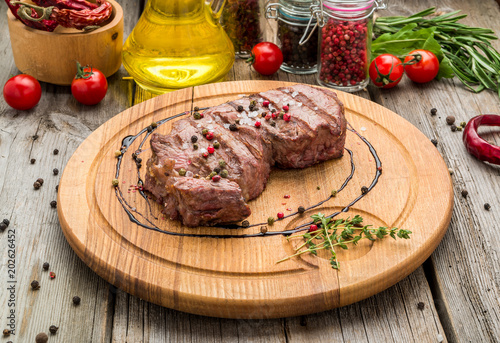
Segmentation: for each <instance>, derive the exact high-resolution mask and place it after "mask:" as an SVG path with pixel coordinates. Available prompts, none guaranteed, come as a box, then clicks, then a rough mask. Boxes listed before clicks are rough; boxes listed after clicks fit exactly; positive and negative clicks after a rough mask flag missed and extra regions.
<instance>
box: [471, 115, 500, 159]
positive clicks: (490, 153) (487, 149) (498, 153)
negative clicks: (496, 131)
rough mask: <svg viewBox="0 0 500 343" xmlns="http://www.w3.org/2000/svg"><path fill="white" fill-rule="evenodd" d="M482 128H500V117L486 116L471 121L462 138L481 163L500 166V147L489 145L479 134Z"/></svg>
mask: <svg viewBox="0 0 500 343" xmlns="http://www.w3.org/2000/svg"><path fill="white" fill-rule="evenodd" d="M480 126H500V116H499V115H495V114H484V115H480V116H477V117H474V118H472V119H471V120H469V122H468V123H467V125H466V126H465V129H464V134H463V136H462V138H463V141H464V144H465V148H466V149H467V151H468V152H469V153H471V154H472V155H474V156H476V157H477V158H478V159H479V160H481V161H486V162H489V163H493V164H500V147H498V146H496V145H492V144H490V143H488V142H487V141H486V140H484V139H483V138H481V136H479V134H478V133H477V129H478V128H479V127H480Z"/></svg>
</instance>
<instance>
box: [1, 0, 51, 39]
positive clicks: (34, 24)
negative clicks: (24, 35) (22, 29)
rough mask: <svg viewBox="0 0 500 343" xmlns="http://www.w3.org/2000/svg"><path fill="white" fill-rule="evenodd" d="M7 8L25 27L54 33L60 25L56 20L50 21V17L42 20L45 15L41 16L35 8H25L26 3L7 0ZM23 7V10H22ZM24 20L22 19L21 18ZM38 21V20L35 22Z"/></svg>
mask: <svg viewBox="0 0 500 343" xmlns="http://www.w3.org/2000/svg"><path fill="white" fill-rule="evenodd" d="M5 2H6V3H7V6H9V9H10V11H11V12H12V14H13V15H14V17H16V18H17V20H19V21H20V22H22V23H23V24H24V25H26V26H28V27H31V28H34V29H37V30H42V31H48V32H52V31H54V30H55V28H56V27H57V26H58V25H59V24H58V23H57V22H56V21H55V20H50V19H48V17H47V18H46V19H45V18H44V19H40V18H41V17H43V13H42V14H39V13H38V12H37V11H36V10H35V9H33V8H27V7H25V6H24V7H23V5H24V3H22V2H20V1H12V2H11V1H10V0H5ZM21 7H23V9H21ZM20 15H21V16H22V17H23V18H21V16H20ZM26 16H28V17H31V18H32V19H26ZM33 19H36V20H33Z"/></svg>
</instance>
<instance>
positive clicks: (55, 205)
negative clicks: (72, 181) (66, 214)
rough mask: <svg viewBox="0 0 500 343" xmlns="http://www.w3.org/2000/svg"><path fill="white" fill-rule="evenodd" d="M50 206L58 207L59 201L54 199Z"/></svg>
mask: <svg viewBox="0 0 500 343" xmlns="http://www.w3.org/2000/svg"><path fill="white" fill-rule="evenodd" d="M50 207H52V208H56V207H57V201H55V200H52V201H51V202H50Z"/></svg>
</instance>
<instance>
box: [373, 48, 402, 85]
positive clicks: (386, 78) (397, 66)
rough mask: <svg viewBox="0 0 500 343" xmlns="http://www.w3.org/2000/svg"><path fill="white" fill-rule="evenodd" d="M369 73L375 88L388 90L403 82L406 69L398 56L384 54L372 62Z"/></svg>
mask: <svg viewBox="0 0 500 343" xmlns="http://www.w3.org/2000/svg"><path fill="white" fill-rule="evenodd" d="M369 73H370V78H371V79H372V82H373V84H374V85H375V86H377V87H381V88H385V89H387V88H392V87H394V86H396V85H397V84H398V83H399V81H401V79H402V78H403V75H404V67H403V63H401V60H400V59H399V58H397V57H396V56H394V55H391V54H382V55H380V56H377V57H376V58H375V59H374V60H373V61H372V63H371V64H370V69H369Z"/></svg>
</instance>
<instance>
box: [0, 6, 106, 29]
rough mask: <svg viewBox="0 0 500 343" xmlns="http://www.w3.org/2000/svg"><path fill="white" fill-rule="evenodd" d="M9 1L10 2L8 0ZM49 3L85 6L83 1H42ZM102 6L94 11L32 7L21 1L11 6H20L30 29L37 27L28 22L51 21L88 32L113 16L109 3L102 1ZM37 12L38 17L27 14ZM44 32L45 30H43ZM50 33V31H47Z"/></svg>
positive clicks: (22, 18)
mask: <svg viewBox="0 0 500 343" xmlns="http://www.w3.org/2000/svg"><path fill="white" fill-rule="evenodd" d="M7 1H8V0H7ZM48 1H56V2H60V3H62V2H65V3H66V4H67V5H68V4H73V5H75V6H76V4H77V3H78V4H83V1H82V0H40V2H41V3H44V2H48ZM99 3H100V5H99V6H98V7H96V8H94V9H90V8H85V9H81V10H79V9H67V8H58V7H56V6H49V7H40V6H36V5H32V4H29V3H23V2H20V1H12V2H11V4H13V5H19V9H18V10H17V14H18V16H16V17H17V18H19V17H20V18H19V19H20V20H21V21H23V22H24V23H25V24H26V25H28V26H30V27H35V26H33V24H28V23H26V22H25V21H27V22H40V21H41V20H42V19H43V20H45V19H47V20H51V21H54V22H56V26H57V24H59V25H61V26H63V27H68V28H75V29H78V30H88V31H90V30H91V29H96V28H98V27H99V25H100V24H102V23H103V22H105V21H106V20H108V19H109V17H110V16H111V13H112V11H113V7H112V6H111V4H110V3H109V2H107V1H100V2H99ZM28 11H31V12H35V13H36V15H37V17H35V18H34V17H32V16H30V15H29V14H28V13H27V12H28ZM41 29H42V30H43V28H41ZM46 31H48V30H46ZM52 31H53V30H52Z"/></svg>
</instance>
